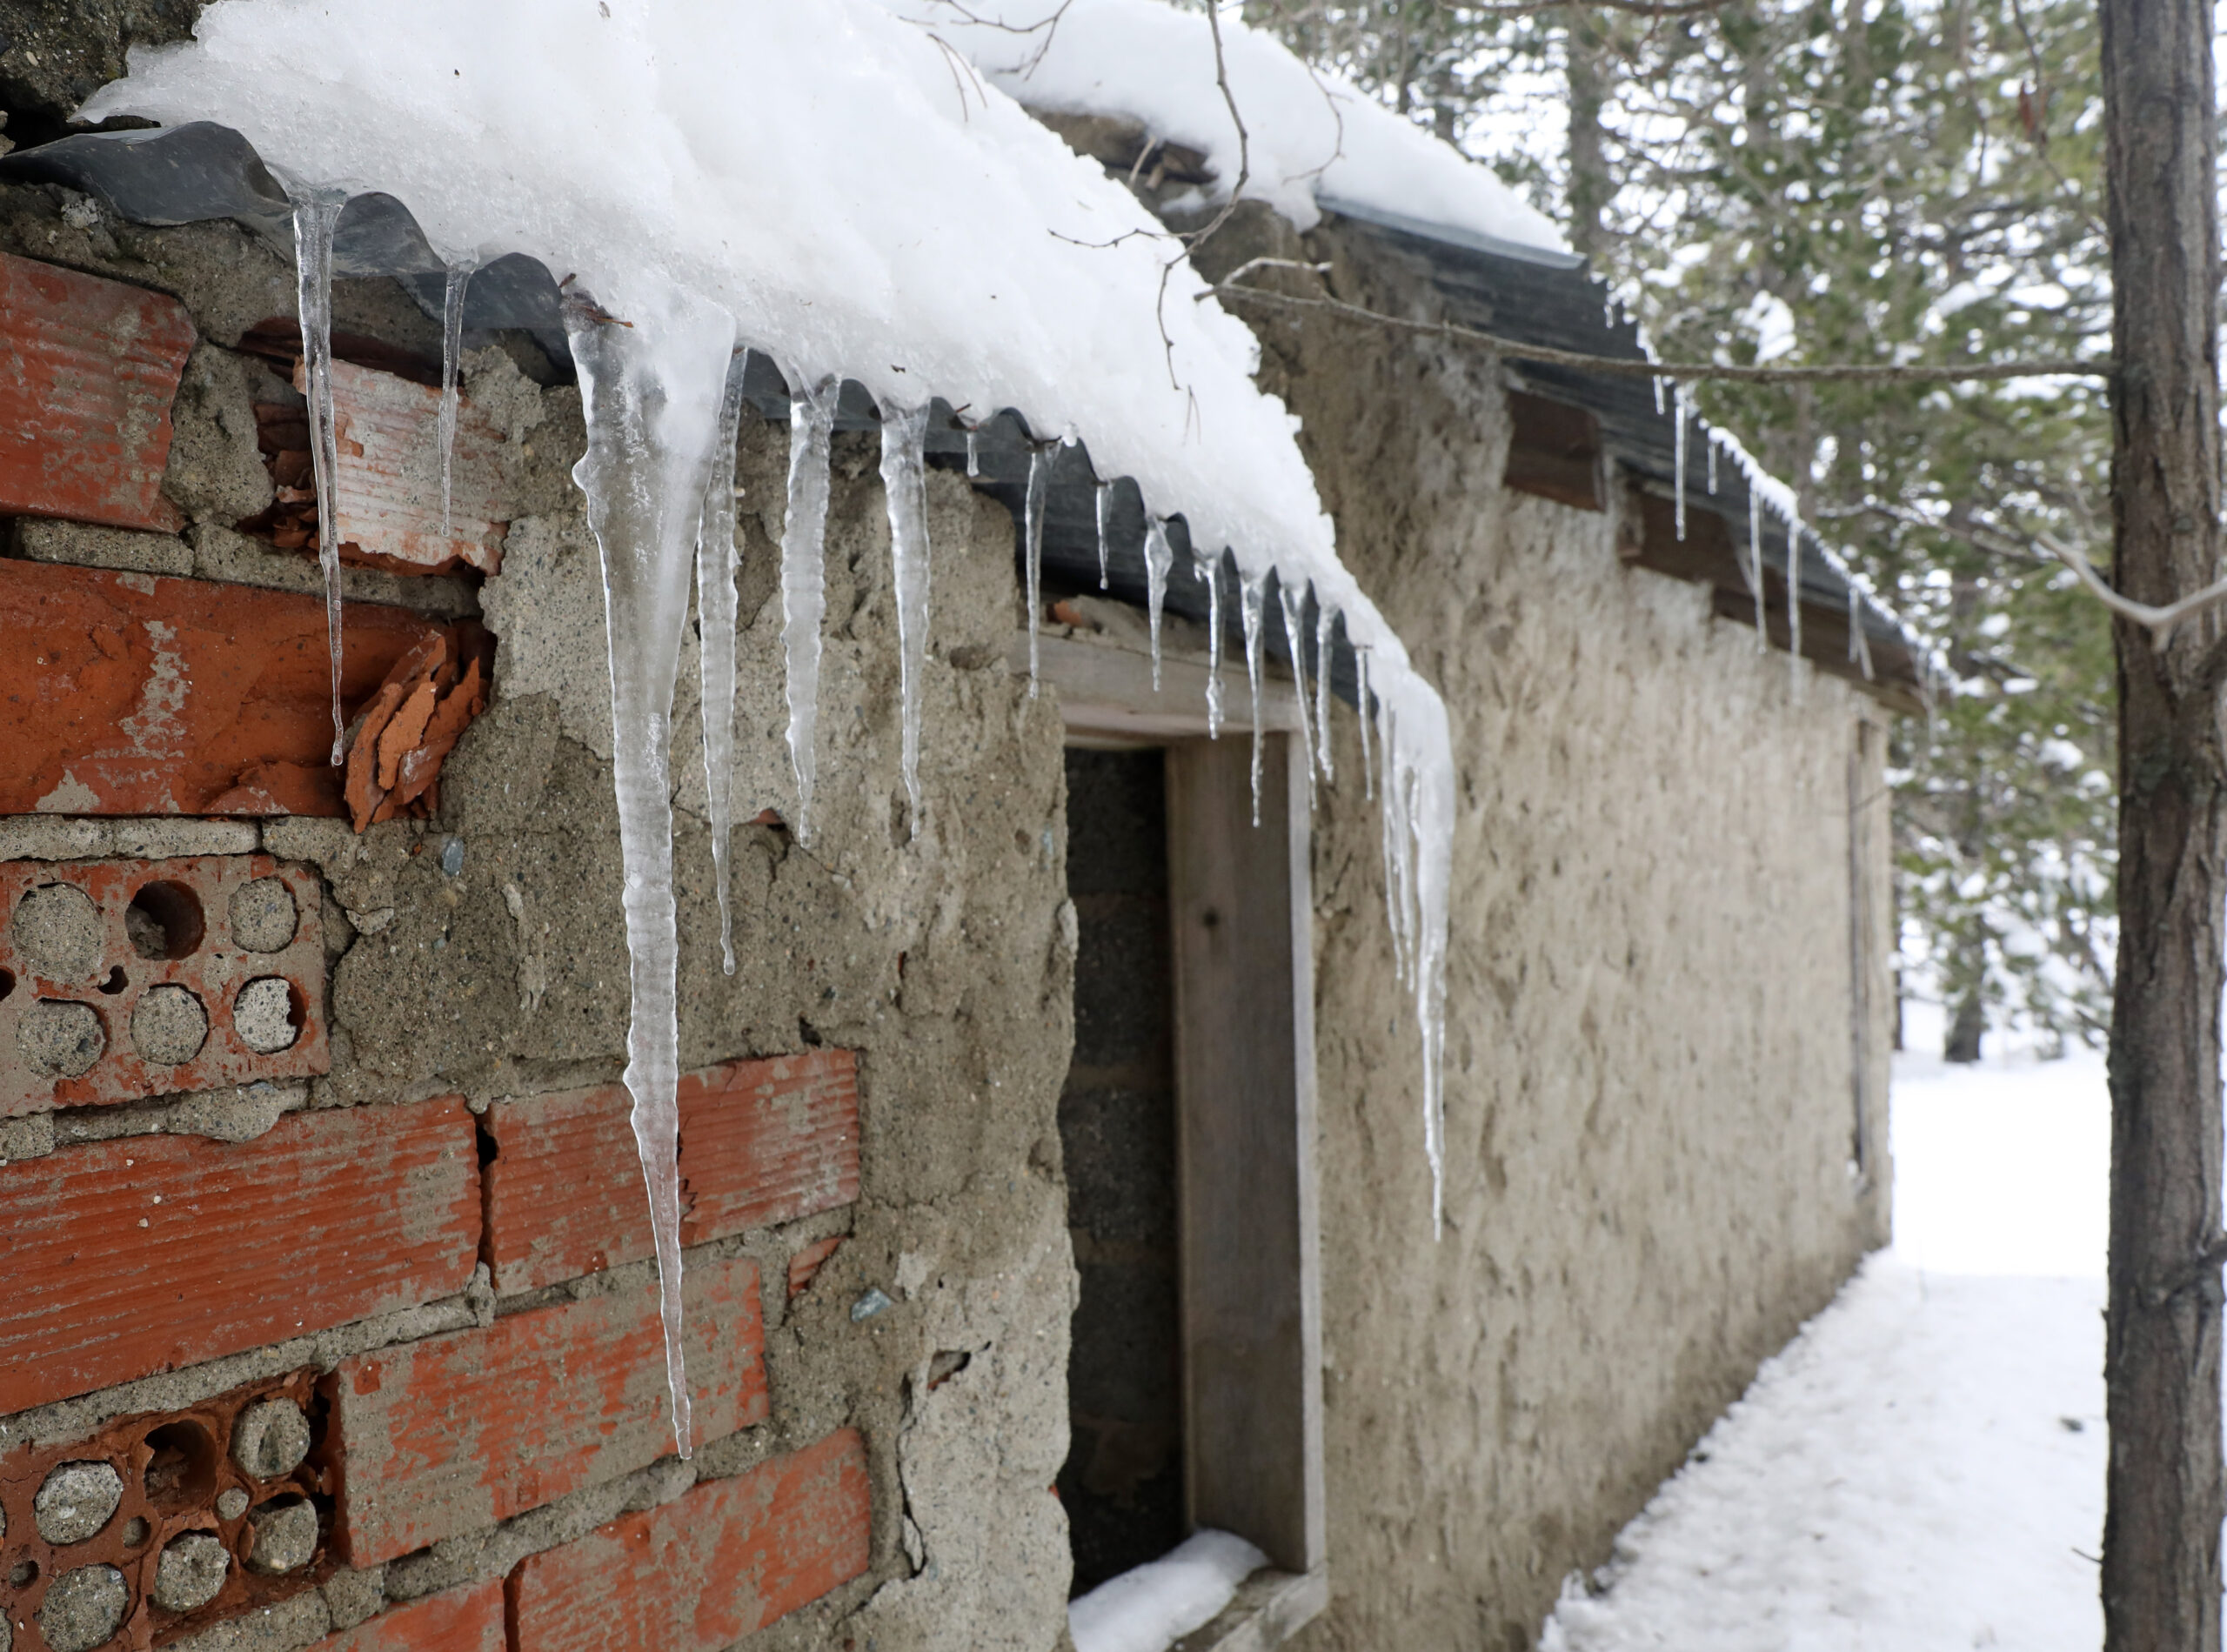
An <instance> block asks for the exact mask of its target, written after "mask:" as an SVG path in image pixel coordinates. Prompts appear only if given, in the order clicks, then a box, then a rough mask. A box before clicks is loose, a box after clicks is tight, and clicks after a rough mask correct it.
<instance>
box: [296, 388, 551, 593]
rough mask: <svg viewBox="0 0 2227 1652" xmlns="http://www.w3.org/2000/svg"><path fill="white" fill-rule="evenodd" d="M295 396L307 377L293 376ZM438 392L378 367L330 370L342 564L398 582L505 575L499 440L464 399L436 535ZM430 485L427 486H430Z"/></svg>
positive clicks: (486, 420) (491, 424)
mask: <svg viewBox="0 0 2227 1652" xmlns="http://www.w3.org/2000/svg"><path fill="white" fill-rule="evenodd" d="M294 378H295V385H294V387H295V388H296V389H297V390H299V389H301V388H303V385H304V378H303V372H302V370H301V369H300V368H299V367H297V368H296V369H295V371H294ZM440 411H441V392H440V391H438V390H435V389H433V388H431V386H429V385H418V384H413V383H411V381H410V380H409V379H407V378H399V377H398V376H397V375H395V374H393V373H388V372H381V371H379V370H378V368H376V367H359V366H358V365H356V364H355V363H353V362H347V361H336V362H334V363H333V364H332V432H333V443H334V446H335V448H336V449H337V451H338V458H339V460H340V474H339V477H338V485H337V486H336V487H335V488H334V490H333V501H334V504H333V508H334V510H335V511H336V512H338V518H337V519H338V524H339V529H340V533H341V536H342V537H341V545H340V554H341V556H342V558H344V559H345V560H347V561H350V562H357V563H364V564H367V565H371V566H373V567H381V568H386V569H390V570H391V571H392V572H397V573H437V572H445V571H447V570H449V569H452V568H459V567H465V566H471V567H474V568H478V570H479V571H480V572H483V573H499V572H502V568H503V536H504V534H505V532H508V530H509V527H510V524H509V523H508V522H506V521H504V520H502V519H501V518H500V516H499V515H498V512H501V510H502V508H503V507H502V504H501V501H500V498H498V489H499V487H500V484H501V473H500V471H499V469H498V463H499V461H498V452H497V450H498V448H499V447H500V446H501V445H502V441H503V433H502V432H501V431H498V430H497V429H496V428H495V425H494V421H493V420H492V419H490V418H488V417H487V415H486V414H485V413H484V412H482V411H480V410H479V409H478V408H477V407H475V406H473V405H471V401H470V400H469V399H467V398H458V403H457V420H456V445H455V451H454V455H453V458H452V462H451V471H450V475H451V489H450V494H451V498H450V504H451V513H450V517H449V532H448V534H447V535H446V536H444V535H443V534H442V532H441V491H440V474H441V457H440V448H439V446H438V440H439V437H438V426H439V421H440ZM429 478H430V485H429Z"/></svg>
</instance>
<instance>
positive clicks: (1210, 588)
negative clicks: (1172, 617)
mask: <svg viewBox="0 0 2227 1652" xmlns="http://www.w3.org/2000/svg"><path fill="white" fill-rule="evenodd" d="M1191 572H1193V573H1194V574H1195V575H1196V576H1197V577H1198V579H1199V583H1200V584H1201V585H1205V586H1206V588H1207V739H1210V740H1218V739H1221V558H1220V557H1209V556H1207V555H1204V554H1203V553H1201V552H1195V551H1194V552H1192V553H1191Z"/></svg>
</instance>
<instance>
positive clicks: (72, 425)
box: [0, 254, 193, 532]
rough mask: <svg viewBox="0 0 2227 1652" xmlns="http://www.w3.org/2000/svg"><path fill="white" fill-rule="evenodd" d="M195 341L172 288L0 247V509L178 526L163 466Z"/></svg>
mask: <svg viewBox="0 0 2227 1652" xmlns="http://www.w3.org/2000/svg"><path fill="white" fill-rule="evenodd" d="M192 350H193V323H192V321H191V319H189V318H188V317H187V315H186V312H185V306H184V304H180V303H178V301H177V299H175V298H167V297H165V296H164V294H162V293H159V292H149V291H146V290H145V289H144V288H143V287H132V286H126V285H125V284H124V283H122V282H120V281H105V280H103V279H102V278H99V277H97V276H89V275H80V274H78V273H77V271H74V270H64V269H59V268H57V266H55V265H53V264H40V263H37V261H35V260H33V259H30V258H18V257H11V256H9V255H6V254H0V515H4V516H19V515H20V516H55V517H70V518H75V519H76V520H77V521H80V522H98V523H104V524H105V525H109V526H110V527H121V528H151V529H154V530H156V531H157V532H172V531H174V530H175V529H177V527H178V526H179V525H181V523H182V522H183V520H184V518H181V517H180V516H179V515H178V513H177V510H176V508H175V507H174V506H172V505H171V503H170V501H169V500H167V499H165V498H163V493H162V487H163V467H164V465H165V464H166V463H167V462H168V460H169V458H170V451H171V401H172V400H173V399H174V398H176V396H177V382H178V376H179V375H180V374H181V373H182V372H184V371H185V358H186V357H187V356H188V355H190V354H191V352H192Z"/></svg>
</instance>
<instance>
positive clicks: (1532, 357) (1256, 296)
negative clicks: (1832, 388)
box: [1214, 282, 2113, 385]
mask: <svg viewBox="0 0 2227 1652" xmlns="http://www.w3.org/2000/svg"><path fill="white" fill-rule="evenodd" d="M1214 293H1215V295H1216V296H1217V297H1219V298H1243V299H1246V300H1247V301H1249V302H1253V303H1258V304H1273V305H1276V306H1278V307H1280V308H1282V309H1286V310H1320V311H1324V312H1326V313H1328V314H1330V315H1334V316H1339V317H1342V318H1345V319H1347V320H1349V321H1359V322H1366V323H1367V324H1369V325H1371V326H1376V327H1384V328H1388V329H1389V330H1391V331H1394V332H1406V333H1414V334H1416V335H1418V336H1420V337H1423V338H1451V339H1455V340H1458V341H1460V342H1461V343H1463V344H1481V345H1483V346H1484V347H1485V348H1486V349H1488V350H1493V351H1498V352H1499V353H1500V354H1501V355H1503V356H1505V357H1507V358H1508V359H1509V360H1511V361H1535V362H1538V363H1540V364H1542V365H1546V366H1550V367H1575V368H1581V369H1582V370H1584V371H1587V372H1596V373H1610V374H1615V375H1619V376H1621V377H1623V378H1679V379H1685V380H1688V381H1698V380H1702V379H1717V380H1721V381H1725V382H1729V383H1733V384H1742V385H1800V384H1836V383H1838V384H1861V385H1954V384H1963V383H1968V382H1975V381H1978V380H1995V379H2004V378H2110V376H2111V373H2112V371H2113V368H2112V365H2111V363H2110V362H2109V361H2070V360H2066V361H1979V362H1968V363H1964V364H1963V365H1941V364H1931V363H1910V364H1908V365H1884V364H1881V365H1873V364H1865V363H1851V364H1843V365H1835V366H1824V367H1739V366H1732V365H1724V364H1721V363H1718V362H1713V361H1644V360H1635V359H1633V358H1630V357H1628V356H1589V355H1587V354H1586V353H1585V352H1584V351H1577V350H1558V349H1556V348H1555V346H1554V345H1552V344H1527V343H1525V342H1524V341H1523V340H1521V339H1520V338H1501V336H1500V335H1498V334H1496V333H1489V332H1481V331H1478V330H1477V329H1476V328H1475V327H1463V326H1460V325H1457V324H1455V323H1454V322H1450V321H1411V320H1408V319H1407V318H1404V317H1401V316H1388V315H1385V314H1384V313H1382V312H1381V311H1375V310H1368V309H1364V308H1363V307H1362V306H1361V305H1360V304H1347V303H1346V302H1345V301H1344V300H1342V299H1339V298H1294V297H1292V296H1291V295H1290V294H1288V293H1281V292H1271V291H1268V290H1267V289H1266V288H1264V287H1238V286H1231V285H1230V284H1228V283H1227V282H1221V283H1218V284H1216V285H1215V287H1214Z"/></svg>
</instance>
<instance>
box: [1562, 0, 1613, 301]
mask: <svg viewBox="0 0 2227 1652" xmlns="http://www.w3.org/2000/svg"><path fill="white" fill-rule="evenodd" d="M1568 14H1569V15H1568V19H1567V20H1566V23H1565V26H1564V30H1563V41H1562V49H1563V51H1564V53H1565V55H1566V57H1567V59H1568V69H1567V70H1566V71H1565V72H1566V73H1567V75H1568V81H1569V244H1570V245H1571V247H1572V248H1574V249H1575V251H1578V252H1580V253H1582V254H1583V255H1584V256H1585V257H1587V258H1588V259H1590V260H1591V261H1592V264H1593V273H1594V274H1595V275H1606V274H1608V271H1607V270H1606V269H1604V268H1603V267H1602V259H1601V255H1602V252H1603V251H1605V250H1606V247H1607V243H1608V235H1607V231H1606V230H1605V229H1604V227H1603V225H1602V222H1601V219H1602V213H1603V212H1604V211H1607V209H1608V200H1609V197H1611V196H1612V195H1614V194H1615V184H1613V183H1611V182H1610V180H1609V177H1608V156H1607V154H1606V153H1605V149H1606V137H1605V134H1604V133H1603V132H1602V127H1601V110H1602V105H1603V104H1605V103H1606V102H1607V101H1608V91H1607V88H1606V86H1605V85H1604V84H1603V81H1602V71H1601V58H1602V40H1601V37H1600V35H1599V33H1598V32H1597V25H1596V24H1595V23H1594V21H1593V19H1592V18H1591V17H1588V15H1587V13H1586V10H1585V8H1584V7H1582V6H1575V5H1574V6H1571V7H1569V8H1568Z"/></svg>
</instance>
